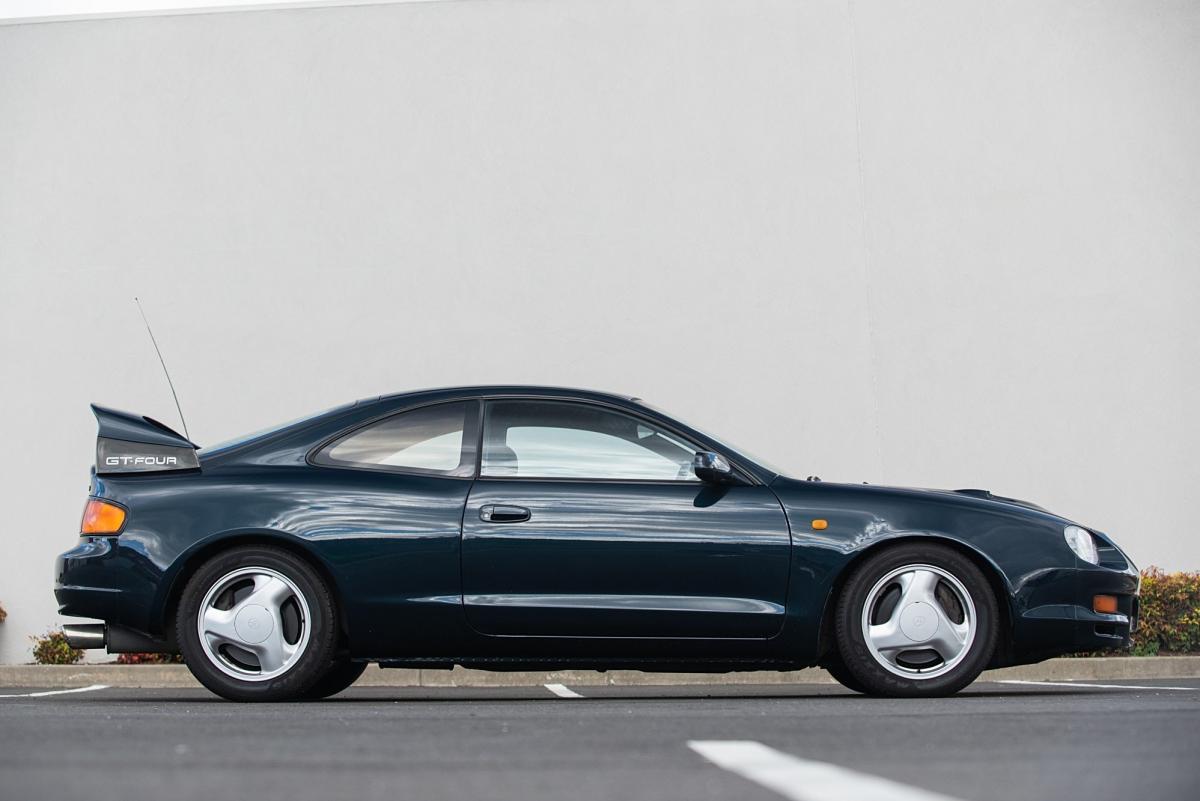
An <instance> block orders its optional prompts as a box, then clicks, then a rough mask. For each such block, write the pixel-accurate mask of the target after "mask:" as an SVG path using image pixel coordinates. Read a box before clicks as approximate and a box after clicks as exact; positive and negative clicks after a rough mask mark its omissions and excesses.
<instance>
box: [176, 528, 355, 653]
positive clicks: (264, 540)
mask: <svg viewBox="0 0 1200 801" xmlns="http://www.w3.org/2000/svg"><path fill="white" fill-rule="evenodd" d="M246 545H266V546H271V547H273V548H279V549H281V550H284V551H287V552H288V553H290V554H292V555H293V556H296V557H298V558H299V559H302V560H304V561H305V562H306V563H307V564H308V565H309V566H310V567H311V568H312V569H313V570H315V571H316V572H317V574H318V575H319V576H320V577H321V579H322V580H324V582H325V584H326V586H327V587H329V590H330V592H332V593H333V600H334V608H335V609H336V610H337V618H338V620H337V623H338V631H339V637H340V638H341V642H340V645H341V646H342V647H345V645H346V643H347V642H348V641H349V629H348V625H347V619H346V609H345V604H344V603H342V592H341V587H340V585H339V584H338V581H337V579H336V578H335V577H334V574H333V571H332V570H330V568H329V566H328V565H327V564H325V561H324V560H323V559H321V558H320V557H318V556H317V555H316V554H315V553H313V551H312V549H311V548H309V547H308V546H307V545H306V544H304V543H303V541H301V540H297V539H296V538H295V537H290V536H288V535H286V534H282V533H279V532H273V531H244V532H236V533H231V534H226V535H223V536H218V537H215V538H212V539H211V540H209V541H207V542H205V543H204V544H202V545H201V546H200V547H198V548H196V549H195V550H193V551H191V552H190V553H188V554H186V555H185V556H184V557H183V564H182V565H181V566H180V568H179V569H178V570H177V571H176V572H175V576H174V578H172V580H171V584H170V589H169V590H168V591H167V595H166V599H165V602H164V603H163V604H162V608H161V613H160V614H161V618H160V625H161V627H162V632H163V634H164V635H166V636H167V638H168V639H169V640H170V641H171V642H177V639H176V632H175V631H174V626H175V616H176V612H177V611H178V610H179V602H180V600H181V599H182V597H183V591H184V588H186V587H187V583H188V581H189V580H190V579H191V578H192V576H193V575H195V573H196V571H197V570H199V569H200V566H201V565H203V564H204V563H205V562H207V561H209V560H210V559H212V558H213V557H214V556H216V555H217V554H219V553H221V552H223V551H227V550H230V549H232V548H240V547H243V546H246Z"/></svg>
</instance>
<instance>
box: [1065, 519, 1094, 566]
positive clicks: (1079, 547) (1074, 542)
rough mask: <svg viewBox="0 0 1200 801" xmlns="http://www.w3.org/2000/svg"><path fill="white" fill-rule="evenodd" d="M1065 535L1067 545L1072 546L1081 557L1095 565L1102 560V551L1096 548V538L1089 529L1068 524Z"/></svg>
mask: <svg viewBox="0 0 1200 801" xmlns="http://www.w3.org/2000/svg"><path fill="white" fill-rule="evenodd" d="M1063 536H1064V537H1066V538H1067V545H1070V546H1071V550H1072V551H1074V552H1075V555H1076V556H1078V557H1079V558H1080V559H1082V560H1083V561H1085V562H1087V563H1089V564H1093V565H1094V564H1098V563H1099V562H1100V552H1099V551H1097V550H1096V539H1095V538H1094V537H1093V536H1092V535H1091V533H1090V532H1089V531H1088V530H1087V529H1082V528H1080V527H1079V526H1067V527H1066V528H1064V529H1063Z"/></svg>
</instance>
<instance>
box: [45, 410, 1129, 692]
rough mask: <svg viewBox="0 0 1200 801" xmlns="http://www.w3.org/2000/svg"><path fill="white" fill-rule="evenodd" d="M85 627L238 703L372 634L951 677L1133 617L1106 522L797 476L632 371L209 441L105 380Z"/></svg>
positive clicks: (340, 655)
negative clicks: (609, 388) (118, 394)
mask: <svg viewBox="0 0 1200 801" xmlns="http://www.w3.org/2000/svg"><path fill="white" fill-rule="evenodd" d="M93 411H94V412H95V415H96V419H97V420H98V422H99V435H98V438H97V441H96V466H95V469H94V470H93V475H92V482H91V488H90V492H89V498H88V500H87V504H86V507H85V510H84V514H83V522H82V526H81V531H80V539H79V542H78V544H77V545H75V547H74V548H72V549H71V550H69V551H67V552H66V553H64V554H62V556H60V557H59V559H58V564H57V576H56V579H57V583H56V584H55V595H56V596H57V598H58V601H59V604H60V611H61V612H62V614H64V615H72V616H80V617H87V618H92V619H98V620H101V621H103V623H99V624H97V623H91V624H81V625H72V626H67V627H66V629H65V631H66V634H67V638H68V640H69V641H70V643H71V644H72V645H73V646H75V647H77V648H107V649H108V651H109V652H112V653H122V652H146V651H151V652H161V653H181V654H182V655H183V658H184V661H185V662H186V663H187V666H188V667H189V668H190V669H191V671H192V673H193V674H195V676H196V678H197V679H198V680H199V681H200V682H202V683H203V684H204V685H205V686H206V687H208V688H209V689H210V690H212V691H213V692H215V693H217V694H218V695H221V696H224V697H225V698H229V699H234V700H239V701H271V700H281V699H314V698H322V697H326V696H329V695H332V694H334V693H337V692H340V691H341V690H343V689H345V688H346V687H348V686H350V685H351V684H352V683H353V682H354V680H355V679H356V678H357V677H358V676H359V675H360V674H361V673H362V671H363V670H364V668H365V667H366V665H367V664H368V663H369V662H378V663H379V664H380V665H381V666H383V667H385V668H388V667H410V668H411V667H424V668H450V667H452V666H455V665H461V666H464V667H470V668H483V669H486V670H554V669H566V668H582V669H592V670H607V669H618V668H622V669H634V670H643V671H701V672H714V673H716V672H727V671H743V670H794V669H797V668H802V667H806V666H811V665H820V666H823V667H824V668H826V669H827V670H828V671H829V672H830V673H831V674H832V675H833V676H834V677H836V678H837V680H838V681H840V682H841V683H842V684H844V685H845V686H846V687H848V688H850V689H851V690H855V691H858V692H863V693H869V694H875V695H887V696H935V695H947V694H950V693H954V692H956V691H958V690H960V689H961V688H963V687H965V686H966V685H968V684H970V683H971V682H972V681H973V680H974V679H975V678H976V677H977V676H978V675H979V673H980V671H982V670H984V669H985V668H989V667H1001V666H1005V665H1018V664H1024V663H1029V662H1036V661H1039V660H1043V659H1046V658H1048V657H1051V656H1056V655H1059V654H1065V653H1070V652H1073V651H1096V650H1102V649H1115V648H1123V647H1127V646H1128V645H1129V636H1130V631H1131V629H1132V628H1133V627H1134V626H1135V625H1136V620H1137V611H1138V609H1137V604H1138V587H1139V584H1138V572H1137V570H1136V568H1135V567H1134V566H1133V564H1132V563H1131V562H1130V560H1129V559H1128V558H1127V557H1126V556H1125V554H1124V553H1122V551H1121V550H1120V549H1119V548H1118V547H1117V546H1116V545H1115V544H1114V543H1113V541H1112V540H1111V539H1110V538H1109V537H1108V536H1107V535H1105V534H1103V533H1101V532H1099V531H1097V530H1095V529H1094V528H1090V527H1085V526H1081V525H1079V524H1077V523H1075V522H1073V521H1071V520H1067V519H1064V518H1062V517H1059V516H1058V515H1055V514H1052V513H1050V512H1047V511H1046V510H1044V509H1041V508H1039V507H1037V506H1034V505H1033V504H1030V503H1026V502H1024V501H1018V500H1013V499H1012V498H1005V497H1000V496H998V495H993V494H991V493H990V492H987V491H985V490H978V489H961V490H928V489H903V488H897V487H883V486H868V485H864V484H837V483H832V482H821V481H819V480H815V479H809V480H797V479H794V478H789V477H787V476H784V475H782V474H780V473H779V472H777V471H776V470H774V469H772V468H771V467H769V466H767V465H766V464H764V463H762V462H760V461H758V460H756V459H754V458H752V457H750V456H749V455H748V454H746V453H745V452H743V451H740V450H738V449H736V448H733V447H730V446H729V445H726V444H725V443H723V442H721V441H720V440H717V439H714V438H713V437H711V436H709V435H708V434H705V433H703V432H701V431H698V430H696V429H694V428H692V427H690V426H687V425H685V424H683V423H681V422H679V421H678V420H675V419H672V418H671V417H668V416H667V415H665V414H663V413H662V412H660V411H658V410H657V409H654V408H653V407H651V406H648V405H646V404H644V403H642V402H640V401H639V400H638V399H636V398H630V397H625V396H620V395H611V394H605V393H599V392H588V391H579V390H568V389H552V388H545V387H516V386H494V387H470V388H459V389H440V390H427V391H420V392H411V393H406V394H400V395H388V396H383V397H375V398H370V399H367V400H361V401H358V402H355V403H350V404H347V405H345V406H341V407H338V408H336V409H332V410H330V411H327V412H324V413H321V414H318V415H315V416H312V417H308V418H306V419H303V420H300V421H298V422H294V423H290V424H287V425H284V426H281V427H279V428H276V429H273V430H270V431H267V432H265V433H260V434H255V435H252V436H249V437H246V438H243V439H240V440H237V441H235V442H232V443H229V444H225V445H220V446H216V447H212V448H199V447H198V446H196V445H195V444H194V443H192V442H191V441H190V440H188V439H187V438H185V437H183V436H180V435H179V434H177V433H176V432H175V431H173V430H171V429H170V428H168V427H166V426H164V425H163V424H161V423H159V422H156V421H155V420H152V419H150V418H147V417H143V416H140V415H134V414H128V413H125V412H119V411H115V410H112V409H107V408H103V407H100V406H93Z"/></svg>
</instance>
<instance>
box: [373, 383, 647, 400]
mask: <svg viewBox="0 0 1200 801" xmlns="http://www.w3.org/2000/svg"><path fill="white" fill-rule="evenodd" d="M494 395H553V396H562V397H571V398H591V399H593V400H619V401H625V402H627V403H632V402H637V401H640V400H641V398H637V397H635V396H633V395H624V394H620V393H616V392H603V391H600V390H594V389H578V388H574V387H554V386H540V385H536V384H480V385H476V386H465V387H437V388H430V389H418V390H411V391H409V392H395V393H392V394H389V395H380V396H378V397H375V398H364V399H363V400H361V401H359V403H360V404H362V403H374V402H382V401H392V400H398V399H401V398H415V397H426V396H439V397H446V398H457V397H479V396H483V397H488V396H494Z"/></svg>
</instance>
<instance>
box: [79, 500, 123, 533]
mask: <svg viewBox="0 0 1200 801" xmlns="http://www.w3.org/2000/svg"><path fill="white" fill-rule="evenodd" d="M123 525H125V510H124V509H122V508H121V507H120V506H117V505H116V504H114V503H108V502H106V501H101V500H97V499H96V498H88V502H87V506H85V507H83V522H82V523H81V524H80V525H79V533H80V534H116V533H117V532H119V531H120V530H121V526H123Z"/></svg>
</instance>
